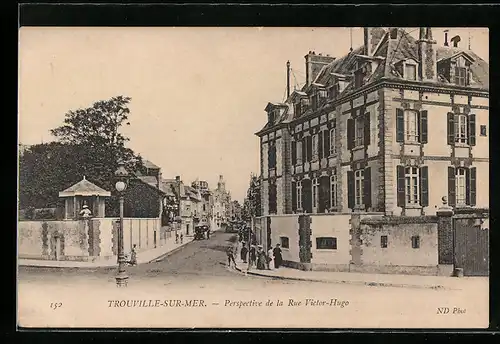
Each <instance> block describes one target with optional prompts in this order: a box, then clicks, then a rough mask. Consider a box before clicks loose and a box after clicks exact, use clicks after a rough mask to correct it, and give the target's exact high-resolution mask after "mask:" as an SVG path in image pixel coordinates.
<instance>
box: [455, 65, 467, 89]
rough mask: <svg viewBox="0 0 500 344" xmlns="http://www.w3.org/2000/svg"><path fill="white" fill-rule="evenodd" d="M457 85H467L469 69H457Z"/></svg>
mask: <svg viewBox="0 0 500 344" xmlns="http://www.w3.org/2000/svg"><path fill="white" fill-rule="evenodd" d="M455 84H457V85H460V86H466V85H467V68H465V67H455Z"/></svg>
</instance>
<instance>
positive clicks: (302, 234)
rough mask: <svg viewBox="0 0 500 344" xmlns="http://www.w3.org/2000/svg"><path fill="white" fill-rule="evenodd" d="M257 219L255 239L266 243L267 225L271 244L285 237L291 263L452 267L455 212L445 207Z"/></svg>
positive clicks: (364, 268) (428, 270)
mask: <svg viewBox="0 0 500 344" xmlns="http://www.w3.org/2000/svg"><path fill="white" fill-rule="evenodd" d="M258 221H259V224H261V226H259V228H260V230H259V233H258V234H257V242H258V243H260V244H262V245H264V247H266V248H267V242H266V240H267V237H268V235H267V231H268V230H269V231H270V239H271V243H272V245H273V246H275V245H276V243H281V242H282V240H283V238H286V239H285V240H286V241H288V245H289V246H288V247H284V248H283V259H284V265H285V266H289V267H292V268H297V269H302V270H323V271H350V272H369V273H406V274H419V275H450V274H451V272H452V266H451V265H450V263H449V257H448V256H449V255H450V249H451V250H452V247H453V242H452V240H453V235H452V227H451V225H452V213H448V212H445V211H443V208H440V211H438V216H415V217H413V216H385V215H383V213H330V214H307V215H298V214H297V215H295V214H290V215H272V216H264V217H261V218H259V220H258ZM382 237H384V239H382ZM417 237H418V239H415V238H417ZM415 240H418V244H415ZM383 242H384V244H383ZM385 242H386V243H387V244H385ZM325 243H328V244H325ZM333 243H334V244H333ZM451 254H453V253H452V252H451ZM443 257H445V258H443Z"/></svg>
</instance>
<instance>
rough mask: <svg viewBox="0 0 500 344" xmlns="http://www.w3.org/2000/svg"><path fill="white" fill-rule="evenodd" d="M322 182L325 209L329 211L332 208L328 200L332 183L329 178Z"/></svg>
mask: <svg viewBox="0 0 500 344" xmlns="http://www.w3.org/2000/svg"><path fill="white" fill-rule="evenodd" d="M324 181H325V207H326V209H330V207H331V206H332V205H331V204H330V200H331V197H332V196H331V192H332V181H331V179H330V177H329V176H328V177H325V178H324Z"/></svg>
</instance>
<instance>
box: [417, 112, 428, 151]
mask: <svg viewBox="0 0 500 344" xmlns="http://www.w3.org/2000/svg"><path fill="white" fill-rule="evenodd" d="M419 125H420V128H419V135H420V143H427V140H428V138H427V136H428V135H427V110H422V111H420V121H419Z"/></svg>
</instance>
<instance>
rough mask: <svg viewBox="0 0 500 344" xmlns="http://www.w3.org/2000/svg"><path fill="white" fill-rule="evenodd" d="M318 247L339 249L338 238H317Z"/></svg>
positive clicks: (321, 248)
mask: <svg viewBox="0 0 500 344" xmlns="http://www.w3.org/2000/svg"><path fill="white" fill-rule="evenodd" d="M316 249H317V250H336V249H337V238H331V237H324V238H316Z"/></svg>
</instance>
